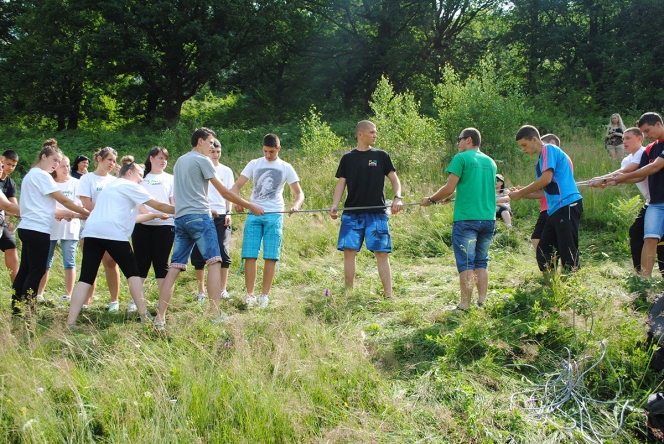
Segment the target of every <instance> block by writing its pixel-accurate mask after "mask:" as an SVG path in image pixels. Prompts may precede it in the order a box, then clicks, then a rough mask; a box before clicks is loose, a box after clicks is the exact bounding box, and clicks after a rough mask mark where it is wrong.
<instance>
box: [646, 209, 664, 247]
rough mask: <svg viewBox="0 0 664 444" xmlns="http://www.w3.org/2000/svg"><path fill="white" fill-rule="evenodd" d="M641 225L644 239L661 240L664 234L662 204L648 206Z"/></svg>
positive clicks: (663, 210)
mask: <svg viewBox="0 0 664 444" xmlns="http://www.w3.org/2000/svg"><path fill="white" fill-rule="evenodd" d="M643 224H644V225H643V238H644V239H648V238H650V239H654V238H656V239H661V238H662V235H663V234H664V203H657V204H650V205H648V209H647V210H646V217H645V218H644V219H643Z"/></svg>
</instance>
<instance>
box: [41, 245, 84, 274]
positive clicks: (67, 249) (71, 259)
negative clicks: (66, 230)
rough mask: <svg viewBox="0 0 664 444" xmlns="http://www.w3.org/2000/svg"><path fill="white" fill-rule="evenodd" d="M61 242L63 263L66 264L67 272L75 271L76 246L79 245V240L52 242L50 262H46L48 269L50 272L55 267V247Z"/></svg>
mask: <svg viewBox="0 0 664 444" xmlns="http://www.w3.org/2000/svg"><path fill="white" fill-rule="evenodd" d="M58 242H60V244H61V245H62V263H63V264H64V267H65V270H73V269H75V268H76V246H77V245H78V240H76V239H73V240H66V239H62V240H60V241H57V240H52V241H51V248H50V249H49V250H48V261H47V262H46V269H47V270H50V269H51V266H52V265H53V253H55V246H56V245H57V244H58Z"/></svg>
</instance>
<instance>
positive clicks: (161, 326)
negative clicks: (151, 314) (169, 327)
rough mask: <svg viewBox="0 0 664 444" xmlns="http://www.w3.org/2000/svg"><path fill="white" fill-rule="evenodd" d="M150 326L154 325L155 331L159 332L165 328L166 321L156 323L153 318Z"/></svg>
mask: <svg viewBox="0 0 664 444" xmlns="http://www.w3.org/2000/svg"><path fill="white" fill-rule="evenodd" d="M152 325H154V329H155V330H159V331H161V330H163V329H165V328H166V320H165V319H164V320H163V321H158V320H157V319H156V318H155V319H154V321H153V324H152Z"/></svg>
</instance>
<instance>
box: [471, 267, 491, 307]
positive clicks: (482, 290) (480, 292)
mask: <svg viewBox="0 0 664 444" xmlns="http://www.w3.org/2000/svg"><path fill="white" fill-rule="evenodd" d="M475 276H477V303H479V304H483V303H484V302H485V301H486V294H487V291H488V290H489V270H488V269H486V268H476V269H475ZM469 303H470V301H469Z"/></svg>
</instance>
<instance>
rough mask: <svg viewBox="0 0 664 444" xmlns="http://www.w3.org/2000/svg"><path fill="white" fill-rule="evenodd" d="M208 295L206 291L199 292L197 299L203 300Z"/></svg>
mask: <svg viewBox="0 0 664 444" xmlns="http://www.w3.org/2000/svg"><path fill="white" fill-rule="evenodd" d="M206 297H207V296H206V295H205V293H198V294H197V295H196V300H197V301H198V302H203V301H204V300H205V298H206Z"/></svg>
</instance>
